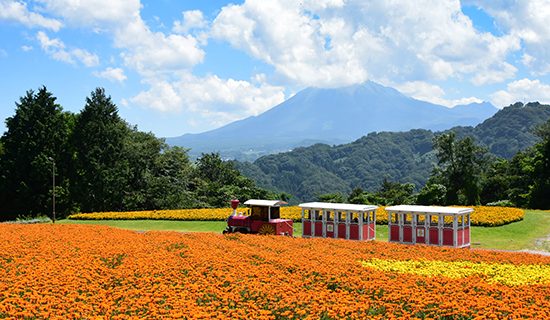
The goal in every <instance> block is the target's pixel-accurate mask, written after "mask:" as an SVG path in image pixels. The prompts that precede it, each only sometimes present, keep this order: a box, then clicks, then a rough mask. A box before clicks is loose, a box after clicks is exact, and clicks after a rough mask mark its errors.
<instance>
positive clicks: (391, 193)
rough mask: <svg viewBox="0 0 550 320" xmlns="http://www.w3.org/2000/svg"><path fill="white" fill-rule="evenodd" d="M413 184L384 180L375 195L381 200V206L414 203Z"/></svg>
mask: <svg viewBox="0 0 550 320" xmlns="http://www.w3.org/2000/svg"><path fill="white" fill-rule="evenodd" d="M413 192H414V184H412V183H399V182H391V181H388V180H387V179H384V181H383V182H382V184H381V186H380V189H379V190H378V192H376V195H377V196H378V197H379V198H380V199H381V200H382V203H379V204H381V205H398V204H412V203H414V200H415V199H414V197H413Z"/></svg>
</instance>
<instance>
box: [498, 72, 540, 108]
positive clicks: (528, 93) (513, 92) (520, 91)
mask: <svg viewBox="0 0 550 320" xmlns="http://www.w3.org/2000/svg"><path fill="white" fill-rule="evenodd" d="M518 101H520V102H531V101H538V102H540V103H544V104H548V103H550V85H548V84H545V83H542V82H540V81H539V80H530V79H527V78H525V79H521V80H517V81H513V82H510V83H508V85H507V86H506V90H499V91H497V92H495V93H493V94H492V95H491V102H492V103H493V104H494V105H495V106H497V107H499V108H500V107H505V106H508V105H510V104H513V103H515V102H518Z"/></svg>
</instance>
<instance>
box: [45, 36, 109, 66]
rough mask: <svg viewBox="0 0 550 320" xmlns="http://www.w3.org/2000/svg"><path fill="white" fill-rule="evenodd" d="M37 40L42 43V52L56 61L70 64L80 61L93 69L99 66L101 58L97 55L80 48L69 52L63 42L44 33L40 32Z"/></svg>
mask: <svg viewBox="0 0 550 320" xmlns="http://www.w3.org/2000/svg"><path fill="white" fill-rule="evenodd" d="M36 39H37V40H38V42H39V43H40V46H41V48H42V50H44V52H46V53H47V54H49V55H50V56H51V57H52V58H53V59H55V60H58V61H62V62H66V63H70V64H76V63H77V61H78V62H80V63H82V64H83V65H85V66H86V67H93V66H97V65H98V64H99V57H98V56H97V55H95V54H92V53H90V52H88V51H86V50H84V49H79V48H75V49H70V50H67V49H66V48H65V43H63V41H61V40H60V39H57V38H53V39H50V38H49V37H48V35H47V34H46V33H45V32H43V31H39V32H38V33H37V34H36Z"/></svg>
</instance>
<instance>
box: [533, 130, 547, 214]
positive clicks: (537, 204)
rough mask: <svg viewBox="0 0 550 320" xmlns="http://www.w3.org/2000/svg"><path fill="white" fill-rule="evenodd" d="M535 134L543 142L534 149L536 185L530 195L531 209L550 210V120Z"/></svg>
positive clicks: (534, 184)
mask: <svg viewBox="0 0 550 320" xmlns="http://www.w3.org/2000/svg"><path fill="white" fill-rule="evenodd" d="M535 133H536V134H537V136H539V137H540V138H541V139H542V141H541V142H540V143H538V144H537V145H536V146H535V147H534V149H535V150H536V155H535V157H534V164H533V167H534V179H533V180H534V183H533V185H532V187H531V192H530V195H529V206H530V207H531V208H540V209H547V208H550V120H549V121H547V122H546V123H544V124H542V125H541V126H539V127H538V128H537V129H536V131H535Z"/></svg>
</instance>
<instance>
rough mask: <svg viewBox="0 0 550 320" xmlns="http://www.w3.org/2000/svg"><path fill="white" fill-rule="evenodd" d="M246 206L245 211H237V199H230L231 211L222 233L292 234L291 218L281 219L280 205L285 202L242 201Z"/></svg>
mask: <svg viewBox="0 0 550 320" xmlns="http://www.w3.org/2000/svg"><path fill="white" fill-rule="evenodd" d="M244 204H245V205H247V206H248V209H247V211H246V212H245V213H237V208H238V206H239V200H231V207H232V208H233V213H232V214H231V215H230V216H229V218H228V219H227V228H226V229H225V230H224V231H223V233H232V232H240V233H258V234H274V235H275V234H276V235H288V236H292V234H293V231H294V227H293V224H292V220H290V219H281V210H280V209H281V205H285V204H287V203H286V202H284V201H279V200H255V199H251V200H248V201H246V202H245V203H244Z"/></svg>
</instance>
